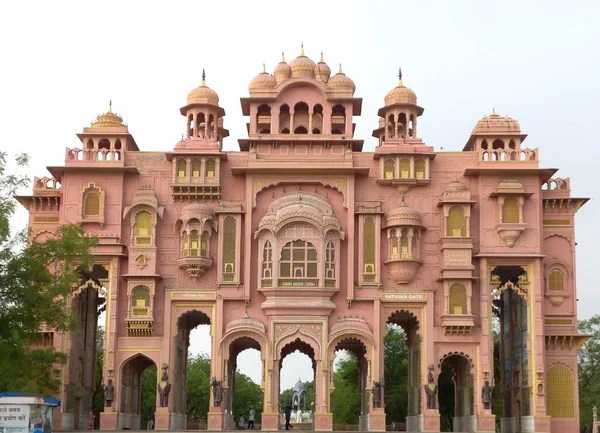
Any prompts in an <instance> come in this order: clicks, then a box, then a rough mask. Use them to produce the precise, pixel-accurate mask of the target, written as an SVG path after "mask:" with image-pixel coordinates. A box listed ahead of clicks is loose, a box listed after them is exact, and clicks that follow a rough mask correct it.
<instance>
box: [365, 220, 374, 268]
mask: <svg viewBox="0 0 600 433" xmlns="http://www.w3.org/2000/svg"><path fill="white" fill-rule="evenodd" d="M363 236H364V238H363V259H364V262H365V267H364V272H365V274H374V273H375V220H374V219H373V218H370V217H369V218H365V223H364V226H363Z"/></svg>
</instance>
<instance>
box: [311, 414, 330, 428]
mask: <svg viewBox="0 0 600 433" xmlns="http://www.w3.org/2000/svg"><path fill="white" fill-rule="evenodd" d="M314 424H315V431H333V414H332V413H327V412H322V413H315V423H314Z"/></svg>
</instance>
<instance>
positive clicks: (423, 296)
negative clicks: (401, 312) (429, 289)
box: [381, 292, 427, 302]
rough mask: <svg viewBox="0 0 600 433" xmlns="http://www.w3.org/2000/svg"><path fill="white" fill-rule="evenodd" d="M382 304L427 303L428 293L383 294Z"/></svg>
mask: <svg viewBox="0 0 600 433" xmlns="http://www.w3.org/2000/svg"><path fill="white" fill-rule="evenodd" d="M381 301H382V302H427V293H420V292H399V293H382V294H381Z"/></svg>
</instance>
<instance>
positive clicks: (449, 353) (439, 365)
mask: <svg viewBox="0 0 600 433" xmlns="http://www.w3.org/2000/svg"><path fill="white" fill-rule="evenodd" d="M452 356H460V357H462V358H464V359H466V360H467V361H468V362H469V365H470V366H471V370H472V369H473V368H474V367H475V363H474V362H473V359H472V358H471V356H470V355H469V354H468V353H466V352H459V351H457V350H455V351H452V352H446V353H445V354H444V355H442V357H441V358H440V359H439V361H438V365H437V366H438V368H439V369H441V368H442V364H443V363H444V361H445V360H446V359H448V358H450V357H452Z"/></svg>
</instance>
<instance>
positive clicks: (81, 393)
mask: <svg viewBox="0 0 600 433" xmlns="http://www.w3.org/2000/svg"><path fill="white" fill-rule="evenodd" d="M79 272H80V274H81V280H80V285H79V286H78V287H77V288H76V289H75V290H74V292H73V296H72V298H71V312H72V313H73V316H74V317H75V319H76V321H77V328H76V329H75V330H73V331H71V334H70V339H71V347H70V351H69V365H68V370H67V371H68V373H67V374H68V376H67V377H68V381H67V393H66V402H65V407H66V409H67V411H68V412H71V413H72V414H73V418H74V419H73V426H74V429H75V430H85V429H87V428H88V426H87V420H88V419H89V418H90V416H89V415H90V411H91V412H92V414H93V420H94V421H93V422H94V424H99V420H100V413H101V412H104V399H103V395H104V387H103V384H102V383H103V378H102V374H103V372H102V370H103V357H102V354H103V350H104V340H105V335H104V329H105V324H104V322H103V319H104V320H105V317H104V314H103V313H104V311H105V310H106V293H107V289H106V285H107V284H108V271H107V270H106V269H105V268H104V266H102V265H99V264H95V265H93V266H92V267H91V268H90V269H89V270H83V269H80V270H79ZM50 343H51V342H50ZM113 405H114V403H113Z"/></svg>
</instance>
